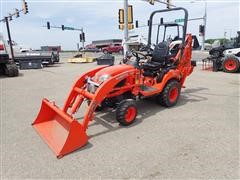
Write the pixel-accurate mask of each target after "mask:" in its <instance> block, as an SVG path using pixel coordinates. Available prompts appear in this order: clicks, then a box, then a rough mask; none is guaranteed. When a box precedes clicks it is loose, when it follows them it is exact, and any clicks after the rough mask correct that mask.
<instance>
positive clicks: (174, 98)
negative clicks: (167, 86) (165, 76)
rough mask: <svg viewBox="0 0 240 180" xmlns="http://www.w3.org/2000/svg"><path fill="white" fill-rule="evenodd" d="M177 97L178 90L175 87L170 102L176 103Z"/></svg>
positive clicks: (170, 94)
mask: <svg viewBox="0 0 240 180" xmlns="http://www.w3.org/2000/svg"><path fill="white" fill-rule="evenodd" d="M177 97H178V88H177V87H173V88H172V89H171V90H170V92H169V101H170V102H175V101H176V100H177Z"/></svg>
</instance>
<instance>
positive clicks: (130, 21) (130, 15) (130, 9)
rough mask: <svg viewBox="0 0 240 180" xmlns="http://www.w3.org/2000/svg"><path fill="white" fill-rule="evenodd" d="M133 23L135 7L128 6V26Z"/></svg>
mask: <svg viewBox="0 0 240 180" xmlns="http://www.w3.org/2000/svg"><path fill="white" fill-rule="evenodd" d="M132 23H133V7H132V5H129V6H128V24H132Z"/></svg>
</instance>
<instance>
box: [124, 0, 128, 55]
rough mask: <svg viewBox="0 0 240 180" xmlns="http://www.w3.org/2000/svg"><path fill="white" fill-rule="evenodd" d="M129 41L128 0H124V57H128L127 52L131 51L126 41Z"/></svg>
mask: <svg viewBox="0 0 240 180" xmlns="http://www.w3.org/2000/svg"><path fill="white" fill-rule="evenodd" d="M127 41H128V0H124V44H123V50H124V57H126V55H127V52H128V51H129V47H128V44H127V43H126V42H127Z"/></svg>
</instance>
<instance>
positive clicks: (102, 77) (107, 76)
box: [98, 74, 111, 83]
mask: <svg viewBox="0 0 240 180" xmlns="http://www.w3.org/2000/svg"><path fill="white" fill-rule="evenodd" d="M110 77H111V75H109V74H104V75H102V76H100V77H99V78H98V83H103V82H104V81H106V80H108V79H109V78H110Z"/></svg>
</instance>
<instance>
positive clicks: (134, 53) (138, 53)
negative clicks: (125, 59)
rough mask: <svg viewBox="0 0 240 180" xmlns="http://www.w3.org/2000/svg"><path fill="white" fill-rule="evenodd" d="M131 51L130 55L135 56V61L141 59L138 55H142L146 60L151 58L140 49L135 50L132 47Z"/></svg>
mask: <svg viewBox="0 0 240 180" xmlns="http://www.w3.org/2000/svg"><path fill="white" fill-rule="evenodd" d="M131 52H132V55H133V56H135V57H136V58H137V61H139V60H140V59H141V58H140V57H139V56H138V55H141V56H143V57H144V58H145V59H147V60H151V58H150V56H149V55H148V54H144V53H143V52H141V51H136V50H135V49H132V50H131Z"/></svg>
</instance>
